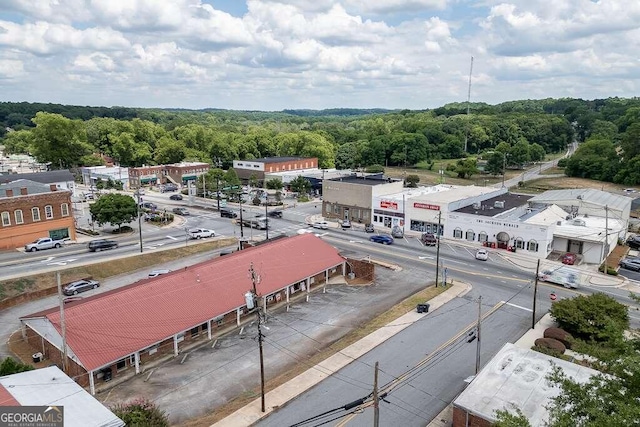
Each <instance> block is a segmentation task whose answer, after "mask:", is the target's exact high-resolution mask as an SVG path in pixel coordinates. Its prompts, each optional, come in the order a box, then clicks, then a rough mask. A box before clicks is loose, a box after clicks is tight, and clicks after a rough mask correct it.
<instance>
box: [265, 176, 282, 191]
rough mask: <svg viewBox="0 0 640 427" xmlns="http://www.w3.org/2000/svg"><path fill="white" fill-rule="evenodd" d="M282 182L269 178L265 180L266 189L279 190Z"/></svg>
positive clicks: (278, 179)
mask: <svg viewBox="0 0 640 427" xmlns="http://www.w3.org/2000/svg"><path fill="white" fill-rule="evenodd" d="M282 186H283V184H282V180H281V179H280V178H271V179H269V180H267V183H266V187H267V188H268V189H269V190H281V189H282Z"/></svg>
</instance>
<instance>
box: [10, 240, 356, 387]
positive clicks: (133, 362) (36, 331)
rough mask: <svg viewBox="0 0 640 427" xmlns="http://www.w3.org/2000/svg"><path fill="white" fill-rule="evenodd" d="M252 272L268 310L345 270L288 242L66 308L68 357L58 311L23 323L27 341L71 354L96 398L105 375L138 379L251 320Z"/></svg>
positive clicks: (339, 261) (319, 249)
mask: <svg viewBox="0 0 640 427" xmlns="http://www.w3.org/2000/svg"><path fill="white" fill-rule="evenodd" d="M251 266H253V269H254V270H255V272H256V273H257V274H258V275H259V279H260V280H259V283H258V284H257V293H258V295H259V297H260V298H261V304H260V305H261V307H264V308H265V309H267V308H269V307H272V306H273V305H275V304H277V303H281V302H282V303H284V302H289V300H290V296H291V295H292V294H294V293H299V292H307V293H308V292H310V290H311V289H312V288H314V287H318V286H322V285H323V284H326V282H327V281H328V280H329V278H331V277H333V276H339V275H342V276H344V274H345V268H346V265H345V259H344V258H343V257H342V256H341V255H340V254H339V253H338V250H337V249H336V248H334V247H333V246H331V245H329V244H328V243H326V242H324V241H323V240H322V239H320V238H318V237H316V236H314V235H311V234H304V235H298V236H294V237H288V238H283V239H279V240H276V241H273V242H270V243H267V244H264V245H259V246H256V247H252V248H248V249H245V250H242V251H239V252H235V253H233V254H231V255H226V256H224V257H217V258H214V259H212V260H210V261H206V262H203V263H200V264H196V265H194V266H191V267H188V268H185V269H182V270H177V271H174V272H171V273H169V274H166V275H161V276H158V277H156V278H153V279H147V280H144V281H140V282H136V283H134V284H131V285H128V286H125V287H122V288H119V289H114V290H112V291H108V292H105V293H102V294H99V295H95V296H92V297H88V298H84V299H81V300H79V301H74V302H70V303H67V304H65V308H64V318H65V325H66V326H65V329H66V331H65V332H66V352H65V351H64V347H65V346H64V344H63V338H62V336H63V334H62V327H61V321H60V311H59V308H51V309H48V310H44V311H41V312H38V313H33V314H31V315H28V316H24V317H22V318H21V319H20V321H21V326H22V337H23V339H24V340H26V341H27V342H28V343H29V344H30V345H31V346H32V347H33V349H34V351H37V352H41V353H42V354H43V356H44V358H45V359H49V360H50V361H51V362H53V363H56V364H57V365H61V364H62V360H63V357H64V356H63V355H64V354H65V353H66V354H67V357H68V359H67V361H68V373H69V375H70V376H71V377H73V378H74V379H76V381H78V383H80V384H81V385H83V386H89V387H90V389H91V392H92V393H95V382H96V381H97V380H100V379H103V378H104V376H105V374H108V375H110V376H111V375H112V376H114V377H115V376H117V375H118V372H119V371H122V370H125V369H128V368H131V367H133V368H134V369H135V373H136V374H138V373H140V372H142V371H143V366H144V364H145V363H147V362H149V361H151V360H153V359H155V358H158V357H159V356H162V355H170V354H173V355H175V356H177V355H178V354H179V353H180V352H181V350H183V349H184V347H185V346H186V345H188V344H189V343H192V342H193V341H194V340H211V339H215V338H217V337H218V336H219V335H220V334H221V333H222V332H223V331H228V330H229V329H230V328H233V327H235V326H239V325H240V324H241V322H242V321H243V319H244V318H245V316H247V315H249V314H250V313H252V311H251V310H249V309H248V308H247V302H246V300H245V294H246V293H247V292H248V291H250V290H251V289H252V287H253V282H252V280H251V278H250V275H249V274H248V271H249V268H250V267H251Z"/></svg>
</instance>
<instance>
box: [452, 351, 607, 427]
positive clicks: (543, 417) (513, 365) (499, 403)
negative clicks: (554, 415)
mask: <svg viewBox="0 0 640 427" xmlns="http://www.w3.org/2000/svg"><path fill="white" fill-rule="evenodd" d="M552 363H553V364H555V365H556V366H558V367H559V368H560V369H562V371H563V372H564V373H565V374H566V375H567V376H569V377H571V378H573V379H574V380H576V381H578V382H587V381H589V378H591V377H592V376H593V375H596V374H598V371H596V370H594V369H591V368H587V367H585V366H582V365H578V364H576V363H571V362H567V361H566V360H563V359H557V358H555V357H551V356H547V355H546V354H542V353H539V352H537V351H533V350H528V349H524V348H521V347H518V346H516V345H514V344H511V343H507V344H505V345H504V346H503V347H502V349H501V350H500V351H499V352H498V354H496V355H495V357H494V358H493V359H491V360H490V361H489V363H487V365H486V366H485V367H484V368H483V369H482V370H481V371H480V373H478V375H477V376H476V377H475V379H474V380H473V381H472V382H471V384H469V386H468V387H467V388H466V389H465V390H464V391H463V392H462V393H461V394H460V395H459V396H458V397H457V398H456V400H454V402H453V426H454V427H458V426H464V425H465V424H466V425H481V424H480V423H479V422H478V421H476V420H477V419H478V418H480V419H483V420H486V421H488V422H490V423H492V422H495V421H496V417H495V412H496V411H498V410H509V411H510V412H514V410H515V408H520V410H521V411H522V413H523V414H524V416H526V417H527V418H528V420H529V422H530V423H531V426H532V427H541V426H544V425H546V424H545V423H546V421H547V420H548V418H549V413H548V411H547V409H546V406H547V405H548V404H549V403H550V400H551V399H552V398H553V397H555V396H557V395H558V393H559V391H560V389H559V388H557V387H554V386H552V385H550V384H549V383H548V382H547V375H548V374H549V373H551V371H552V367H553V365H552ZM474 421H475V422H474ZM483 424H484V423H483Z"/></svg>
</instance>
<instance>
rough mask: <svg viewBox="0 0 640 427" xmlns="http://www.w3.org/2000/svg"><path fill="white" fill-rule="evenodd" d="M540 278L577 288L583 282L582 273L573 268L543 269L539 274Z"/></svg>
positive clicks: (543, 280)
mask: <svg viewBox="0 0 640 427" xmlns="http://www.w3.org/2000/svg"><path fill="white" fill-rule="evenodd" d="M538 280H540V281H542V282H550V283H556V284H558V285H562V286H564V287H565V288H573V289H575V288H579V287H580V285H581V284H582V274H581V273H580V272H579V271H578V270H575V269H573V268H569V267H556V268H550V269H546V270H544V271H541V272H540V273H539V274H538Z"/></svg>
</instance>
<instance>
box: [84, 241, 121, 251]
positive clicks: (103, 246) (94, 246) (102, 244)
mask: <svg viewBox="0 0 640 427" xmlns="http://www.w3.org/2000/svg"><path fill="white" fill-rule="evenodd" d="M88 247H89V251H90V252H99V251H106V250H107V249H114V248H117V247H118V242H116V241H115V240H106V239H98V240H92V241H90V242H89V245H88Z"/></svg>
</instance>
